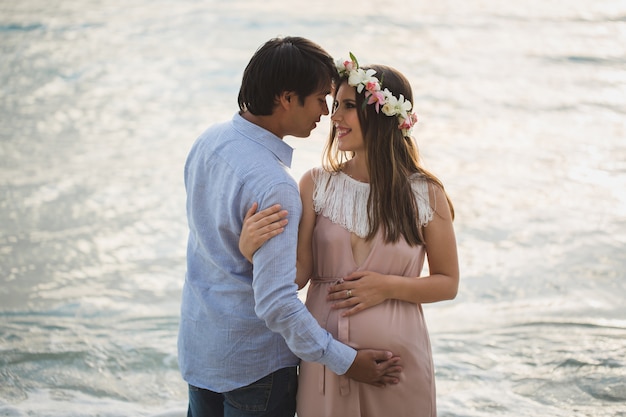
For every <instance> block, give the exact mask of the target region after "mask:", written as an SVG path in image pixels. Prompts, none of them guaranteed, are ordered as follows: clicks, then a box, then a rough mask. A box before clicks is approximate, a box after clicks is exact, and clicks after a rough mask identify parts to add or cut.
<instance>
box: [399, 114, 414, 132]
mask: <svg viewBox="0 0 626 417" xmlns="http://www.w3.org/2000/svg"><path fill="white" fill-rule="evenodd" d="M401 120H402V123H400V125H399V126H398V127H399V128H400V129H402V130H409V129H411V128H412V127H413V126H414V125H415V123H417V115H416V114H415V113H411V114H410V115H408V116H407V118H406V119H401Z"/></svg>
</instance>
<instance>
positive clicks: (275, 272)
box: [252, 183, 356, 375]
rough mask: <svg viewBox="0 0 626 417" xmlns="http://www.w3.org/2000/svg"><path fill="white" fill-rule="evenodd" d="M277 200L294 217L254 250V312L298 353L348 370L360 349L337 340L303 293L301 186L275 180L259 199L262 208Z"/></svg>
mask: <svg viewBox="0 0 626 417" xmlns="http://www.w3.org/2000/svg"><path fill="white" fill-rule="evenodd" d="M276 203H279V204H281V206H282V208H283V209H285V210H287V211H288V213H289V214H288V217H287V218H288V220H289V223H288V224H287V226H286V227H285V231H284V232H283V233H281V234H279V235H277V236H276V237H274V238H272V239H270V240H268V241H267V242H266V243H265V244H264V245H263V246H262V247H261V248H260V249H259V250H257V252H256V253H255V254H254V259H253V261H254V268H253V281H252V288H253V291H254V300H255V312H256V314H257V316H258V317H259V318H261V319H262V320H264V321H265V323H266V325H267V327H268V328H269V329H270V330H272V331H274V332H277V333H279V334H280V335H282V337H283V338H284V339H285V341H286V343H287V345H288V346H289V349H291V351H292V352H293V353H294V354H295V355H296V356H298V357H299V358H301V359H303V360H306V361H308V362H319V363H321V364H323V365H326V366H327V367H328V368H329V369H331V370H332V371H333V372H335V373H336V374H339V375H342V374H345V373H346V372H347V370H348V368H349V367H350V366H351V365H352V362H353V361H354V358H355V357H356V351H355V350H354V349H353V348H351V347H349V346H347V345H345V344H343V343H341V342H339V341H337V340H335V339H334V338H333V337H332V335H331V334H330V333H329V332H328V331H326V330H325V329H323V328H322V327H321V326H320V325H319V324H318V323H317V320H315V318H314V317H313V316H312V315H311V313H310V312H309V311H308V309H307V308H306V306H305V305H304V304H303V303H302V302H301V301H300V299H298V295H297V285H296V284H295V282H294V281H295V277H296V252H297V251H296V249H297V244H298V224H299V223H300V217H301V215H302V205H301V201H300V195H299V193H298V189H297V186H295V184H293V185H292V184H288V183H281V184H278V185H275V186H272V187H271V188H270V189H269V190H268V191H267V193H266V194H265V195H264V196H263V198H262V199H261V201H259V208H260V209H264V208H267V207H269V206H270V205H272V204H276Z"/></svg>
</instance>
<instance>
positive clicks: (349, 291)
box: [346, 290, 352, 298]
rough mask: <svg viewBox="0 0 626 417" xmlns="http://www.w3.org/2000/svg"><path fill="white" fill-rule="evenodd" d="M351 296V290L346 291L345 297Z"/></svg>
mask: <svg viewBox="0 0 626 417" xmlns="http://www.w3.org/2000/svg"><path fill="white" fill-rule="evenodd" d="M350 297H352V290H348V291H346V298H350Z"/></svg>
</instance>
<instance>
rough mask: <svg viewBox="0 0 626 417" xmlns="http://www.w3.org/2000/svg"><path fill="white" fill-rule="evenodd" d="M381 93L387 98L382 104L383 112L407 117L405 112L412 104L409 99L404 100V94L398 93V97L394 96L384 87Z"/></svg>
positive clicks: (388, 114) (409, 109) (407, 111)
mask: <svg viewBox="0 0 626 417" xmlns="http://www.w3.org/2000/svg"><path fill="white" fill-rule="evenodd" d="M383 94H385V97H386V99H387V102H386V103H385V105H384V106H383V113H385V114H386V115H387V116H396V115H399V116H400V117H402V118H403V119H406V118H407V114H408V113H409V111H411V107H413V106H412V104H411V102H410V101H408V100H405V99H404V96H403V95H402V94H400V97H399V98H396V97H395V96H394V95H393V94H391V92H390V91H389V90H388V89H386V88H385V90H384V92H383Z"/></svg>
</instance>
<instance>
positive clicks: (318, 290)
mask: <svg viewBox="0 0 626 417" xmlns="http://www.w3.org/2000/svg"><path fill="white" fill-rule="evenodd" d="M314 179H315V181H316V191H315V192H314V196H313V197H314V202H315V208H316V212H317V213H318V216H317V220H316V225H315V229H314V232H313V259H314V267H313V277H312V279H311V282H310V284H309V290H308V293H307V300H306V305H307V307H308V309H309V310H310V311H311V313H312V314H313V316H314V317H315V318H316V319H317V321H318V322H319V323H320V325H321V326H322V327H324V328H326V329H327V330H328V331H329V332H330V333H331V334H332V335H333V336H334V337H335V338H336V339H338V340H340V341H342V342H344V343H346V344H348V345H350V346H352V347H354V348H356V349H359V348H372V349H383V350H390V351H392V352H394V353H395V354H396V355H399V356H400V357H401V358H402V365H403V367H404V371H403V373H402V375H401V377H400V383H399V384H397V385H394V386H387V387H385V388H377V387H374V386H371V385H368V384H363V383H359V382H356V381H354V380H350V379H348V378H346V377H345V376H338V375H337V374H335V373H333V372H332V371H330V370H329V369H327V368H326V367H324V366H323V365H320V364H318V363H312V362H304V361H303V362H302V363H301V365H300V378H299V388H298V397H297V415H298V417H386V416H393V417H403V416H407V417H408V416H411V417H433V416H436V405H435V379H434V369H433V362H432V352H431V347H430V340H429V337H428V330H427V328H426V323H425V321H424V315H423V312H422V307H421V305H416V304H412V303H407V302H404V301H398V300H387V301H385V302H383V303H382V304H379V305H377V306H374V307H372V308H369V309H367V310H364V311H362V312H360V313H357V314H355V315H353V316H350V317H340V316H339V313H340V311H338V310H332V309H331V308H330V306H331V303H329V302H327V301H326V294H327V290H328V286H329V285H330V284H331V283H334V282H336V281H337V280H339V279H341V278H342V277H344V276H346V275H349V274H350V273H352V272H354V271H356V270H369V271H375V272H379V273H383V274H393V275H402V276H407V277H418V276H420V273H421V271H422V266H423V263H424V247H423V246H419V247H410V246H409V245H408V244H407V243H406V242H405V241H404V240H403V239H401V240H400V241H399V242H398V243H395V244H386V243H384V241H383V240H382V238H381V235H380V234H379V236H377V237H376V238H375V239H374V241H373V242H372V246H371V251H370V252H369V255H368V256H367V258H366V259H365V261H364V262H363V263H362V264H361V265H357V264H356V262H355V260H354V257H353V253H352V246H351V243H350V238H351V234H352V233H356V234H357V235H358V234H359V233H363V231H364V230H366V229H363V227H362V226H364V225H363V224H360V223H359V222H362V221H363V218H362V216H363V210H361V207H362V208H363V209H364V207H365V206H364V205H363V206H360V205H362V204H363V203H364V202H363V199H364V198H365V201H367V194H368V193H369V185H368V184H364V183H360V182H358V181H355V180H353V179H352V178H350V177H348V176H346V175H345V174H343V173H339V174H335V175H331V174H329V173H326V172H324V171H321V170H317V171H315V173H314ZM412 181H413V184H414V187H413V191H414V193H415V195H416V198H417V201H418V208H419V210H420V219H419V221H420V222H421V223H422V224H426V223H427V222H428V221H429V220H430V219H431V218H432V209H431V208H430V206H429V204H428V185H427V183H426V181H425V180H423V179H422V178H414V179H413V180H412ZM365 226H366V224H365ZM415 279H418V278H415Z"/></svg>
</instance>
